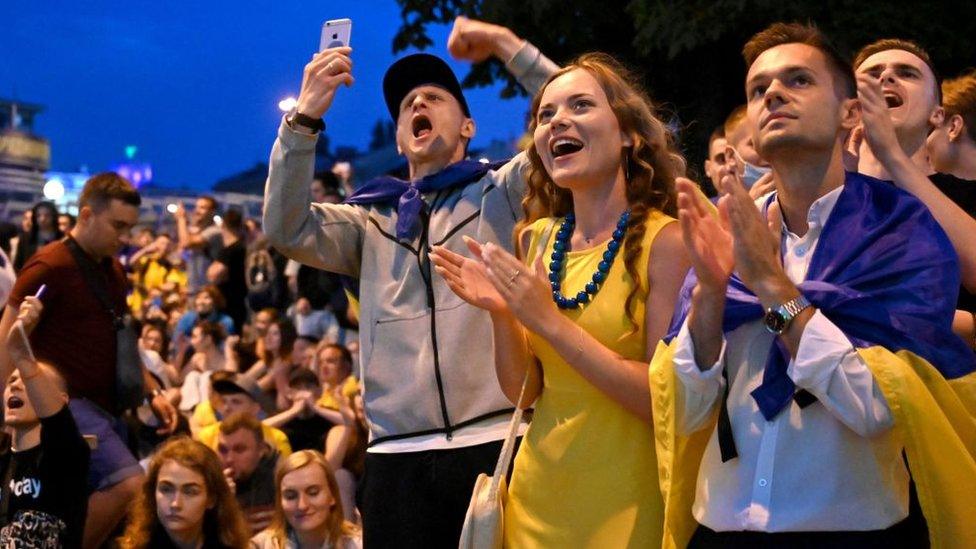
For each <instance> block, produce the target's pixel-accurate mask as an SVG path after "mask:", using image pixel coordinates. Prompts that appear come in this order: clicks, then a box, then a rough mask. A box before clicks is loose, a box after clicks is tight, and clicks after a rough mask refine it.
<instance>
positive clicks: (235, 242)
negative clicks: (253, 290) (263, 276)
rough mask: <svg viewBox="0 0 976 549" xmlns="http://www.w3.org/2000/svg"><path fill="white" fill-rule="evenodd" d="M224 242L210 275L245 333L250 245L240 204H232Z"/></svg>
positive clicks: (226, 216)
mask: <svg viewBox="0 0 976 549" xmlns="http://www.w3.org/2000/svg"><path fill="white" fill-rule="evenodd" d="M220 234H221V237H222V238H223V243H224V246H223V248H222V249H221V250H220V252H219V253H218V254H217V256H216V257H215V258H214V262H213V263H211V264H210V267H209V268H208V269H207V279H208V280H209V281H210V282H211V283H213V284H216V285H217V288H218V289H219V290H220V293H221V294H222V295H223V296H224V300H225V301H226V307H225V309H224V311H225V312H226V313H227V316H229V317H230V318H231V319H232V320H233V321H234V331H235V333H238V334H240V333H243V332H242V330H243V328H244V323H245V322H246V321H247V305H245V301H246V300H247V282H246V280H245V268H244V263H245V259H246V258H247V247H246V246H245V245H244V239H243V238H242V236H243V234H244V218H243V217H242V215H241V211H240V210H239V209H237V208H228V210H227V213H225V214H224V218H223V223H222V224H221V226H220Z"/></svg>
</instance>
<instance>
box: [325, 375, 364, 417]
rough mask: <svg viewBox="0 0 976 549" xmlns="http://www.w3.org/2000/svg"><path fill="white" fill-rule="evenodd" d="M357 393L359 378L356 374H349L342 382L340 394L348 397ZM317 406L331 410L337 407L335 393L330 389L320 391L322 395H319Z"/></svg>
mask: <svg viewBox="0 0 976 549" xmlns="http://www.w3.org/2000/svg"><path fill="white" fill-rule="evenodd" d="M358 393H359V380H358V379H356V376H349V377H347V378H346V379H345V380H344V381H343V382H342V396H344V397H346V398H347V399H350V398H352V397H354V396H356V395H357V394H358ZM316 404H318V405H319V406H321V407H323V408H330V409H332V410H338V409H339V403H338V402H336V398H335V395H333V394H332V392H331V391H322V396H321V397H319V400H318V402H316Z"/></svg>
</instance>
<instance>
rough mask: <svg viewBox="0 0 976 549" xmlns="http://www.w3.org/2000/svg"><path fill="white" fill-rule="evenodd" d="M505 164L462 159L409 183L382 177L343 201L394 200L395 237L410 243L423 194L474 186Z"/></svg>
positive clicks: (384, 201)
mask: <svg viewBox="0 0 976 549" xmlns="http://www.w3.org/2000/svg"><path fill="white" fill-rule="evenodd" d="M507 162H508V161H507V160H505V161H502V162H479V161H476V160H462V161H460V162H455V163H454V164H451V165H450V166H447V167H446V168H444V169H443V170H441V171H439V172H437V173H432V174H430V175H428V176H425V177H421V178H420V179H418V180H416V181H412V182H407V181H404V180H402V179H397V178H395V177H392V176H388V175H384V176H380V177H377V178H374V179H372V180H370V181H368V182H367V183H366V184H365V185H363V186H362V187H360V188H359V189H358V190H357V191H356V192H354V193H353V194H352V196H350V197H349V198H347V199H346V200H345V202H346V204H378V203H388V202H393V201H394V200H396V201H397V224H396V233H397V234H396V236H397V238H398V239H400V240H413V238H414V236H416V234H417V220H418V218H419V217H420V212H422V211H423V210H424V209H425V208H426V207H427V204H426V203H425V202H424V199H423V196H422V195H423V194H424V193H429V192H433V191H439V190H441V189H449V188H452V187H459V186H464V185H467V184H469V183H473V182H475V181H478V180H479V179H481V178H482V177H484V175H485V174H486V173H488V172H489V171H492V170H497V169H498V168H500V167H501V166H503V165H505V163H507Z"/></svg>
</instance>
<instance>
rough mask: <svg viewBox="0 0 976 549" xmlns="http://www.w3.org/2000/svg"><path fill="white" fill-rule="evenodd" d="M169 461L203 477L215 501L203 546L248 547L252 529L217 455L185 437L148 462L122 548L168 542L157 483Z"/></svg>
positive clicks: (206, 515)
mask: <svg viewBox="0 0 976 549" xmlns="http://www.w3.org/2000/svg"><path fill="white" fill-rule="evenodd" d="M168 461H175V462H176V463H179V464H180V465H182V466H184V467H187V468H189V469H192V470H194V471H196V472H197V473H199V474H200V475H201V476H202V477H203V480H204V484H205V485H206V490H207V497H208V498H209V499H210V501H211V502H213V505H211V506H210V508H209V509H207V511H206V512H205V513H204V515H203V546H204V547H232V548H235V549H236V548H243V547H247V544H248V540H249V538H250V530H249V529H248V526H247V523H246V522H245V521H244V515H243V514H242V513H241V509H240V507H239V506H238V505H237V500H236V499H235V498H234V494H233V493H232V492H231V491H230V487H229V486H227V481H226V480H225V479H224V474H223V472H222V468H221V465H220V461H219V460H218V458H217V454H215V453H214V452H213V450H211V449H210V448H207V447H206V446H205V445H203V444H202V443H200V442H197V441H195V440H192V439H190V438H187V437H182V436H181V437H176V438H173V439H170V440H169V441H167V442H166V443H165V444H163V445H162V447H160V449H159V450H158V451H157V452H156V454H155V455H154V456H153V458H152V461H150V462H149V470H148V471H147V473H146V480H145V482H143V484H142V489H141V490H140V491H139V494H138V495H137V496H136V501H135V504H134V505H133V506H132V510H131V512H130V520H129V525H128V526H127V527H126V529H125V533H124V534H123V535H122V537H120V538H119V539H118V543H119V546H120V547H122V548H123V549H137V548H138V549H141V548H144V547H153V546H156V545H158V544H159V543H160V542H162V541H163V540H166V539H168V534H167V533H166V530H165V529H164V528H163V525H162V524H160V522H159V519H158V518H157V510H156V482H157V481H158V480H159V470H160V469H161V468H162V467H163V465H164V464H165V463H166V462H168Z"/></svg>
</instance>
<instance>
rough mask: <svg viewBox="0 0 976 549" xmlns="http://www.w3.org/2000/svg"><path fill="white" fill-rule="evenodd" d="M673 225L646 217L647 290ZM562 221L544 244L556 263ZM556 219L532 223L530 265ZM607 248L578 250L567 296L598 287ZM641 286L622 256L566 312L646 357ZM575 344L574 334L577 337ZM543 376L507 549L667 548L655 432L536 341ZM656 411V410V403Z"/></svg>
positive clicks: (605, 339)
mask: <svg viewBox="0 0 976 549" xmlns="http://www.w3.org/2000/svg"><path fill="white" fill-rule="evenodd" d="M672 221H674V218H672V217H669V216H667V215H665V214H663V213H661V212H658V211H657V210H652V211H651V213H650V214H649V215H648V218H647V220H646V227H647V230H646V233H645V238H644V240H643V246H642V257H641V258H640V263H639V265H640V272H641V273H642V275H643V276H642V279H641V283H642V284H644V285H645V289H646V284H647V280H646V278H647V277H646V273H647V261H648V257H649V254H650V248H651V243H652V242H653V241H654V238H655V236H657V234H658V232H659V231H660V230H661V228H662V227H664V226H665V225H667V224H668V223H670V222H672ZM561 222H562V220H561V219H559V220H556V226H555V227H554V230H552V231H551V232H550V233H549V235H550V236H549V239H548V240H549V241H548V242H547V243H546V246H545V252H544V253H545V255H544V257H543V260H544V263H545V264H546V265H548V264H549V257H550V255H551V254H552V245H553V241H554V238H555V233H556V229H558V228H559V223H561ZM552 223H553V220H552V219H551V218H549V219H541V220H539V221H536V222H535V223H534V224H533V225H532V226H531V233H532V239H531V242H530V245H529V247H528V249H527V250H526V254H527V257H526V263H527V264H529V265H532V264H533V263H534V261H535V255H536V253H537V250H538V249H539V240H540V239H541V238H542V235H543V234H545V233H546V232H547V230H548V228H549V227H550V226H551V225H552ZM605 250H606V244H605V243H604V244H601V245H598V246H595V247H594V248H591V249H589V250H582V251H578V252H575V251H570V252H568V253H567V254H566V260H565V262H564V264H565V268H566V275H565V278H564V279H563V282H562V287H563V289H564V290H563V295H566V296H575V295H576V292H578V291H580V290H582V289H583V287H584V286H585V284H586V283H587V282H589V281H590V278H591V277H592V276H593V273H594V272H596V269H597V265H598V264H599V263H600V261H601V260H602V256H603V252H604V251H605ZM633 285H634V281H633V279H632V278H631V277H630V275H629V274H627V271H626V267H625V266H624V253H623V250H621V251H620V253H619V254H618V255H617V257H616V258H615V260H614V262H613V265H612V267H611V269H610V272H609V273H608V276H607V279H606V281H605V282H604V284H603V287H602V288H601V289H600V291H599V293H597V295H596V296H595V297H594V298H593V300H592V301H591V302H590V303H589V304H588V305H587V306H586V307H585V308H583V309H575V310H562V311H561V312H562V314H564V315H566V316H568V317H569V318H570V319H572V320H573V322H575V323H576V324H578V325H580V326H582V327H583V329H584V330H586V331H587V332H588V333H589V334H590V335H592V336H594V337H595V338H596V339H597V340H599V341H600V342H601V343H602V344H603V345H605V346H606V347H608V348H609V349H612V350H614V351H616V352H617V353H619V354H620V355H622V356H624V357H627V358H630V359H633V360H641V361H643V360H644V356H645V348H646V342H645V327H644V324H643V320H644V302H643V301H642V300H638V301H639V304H638V305H637V307H636V313H637V316H636V318H637V319H639V322H640V324H641V326H640V329H639V330H638V331H637V332H636V333H632V334H630V335H626V337H625V334H627V333H628V332H629V331H630V329H631V326H630V322H629V321H628V319H627V315H626V313H625V312H624V302H625V300H626V299H627V294H628V293H630V289H631V288H632V287H633ZM574 337H575V336H574ZM529 344H530V347H531V348H532V352H533V353H534V354H535V356H536V357H538V358H539V360H540V362H541V364H542V371H543V377H544V382H543V389H542V394H541V395H540V397H539V399H538V400H537V401H536V403H535V414H534V415H533V418H532V423H531V425H530V426H529V429H528V432H527V433H526V434H525V437H524V439H523V441H522V445H521V448H520V449H519V452H518V456H517V457H516V458H515V466H514V470H513V472H512V483H511V487H510V489H509V493H508V500H507V502H506V506H505V546H506V547H509V548H513V549H514V548H517V549H521V548H546V549H563V548H592V549H613V548H617V547H626V548H630V547H659V546H660V545H661V537H662V531H663V530H662V529H663V521H664V504H663V503H662V500H661V493H660V489H659V486H658V478H657V459H656V457H655V453H654V439H653V429H652V428H651V426H650V425H647V424H645V423H644V422H642V421H641V420H640V419H638V418H637V417H636V416H634V415H633V414H631V413H630V412H628V411H626V410H624V408H623V407H622V406H620V405H619V404H618V403H616V402H615V401H613V400H611V399H610V397H608V396H607V395H606V394H604V393H603V392H601V391H600V390H598V389H597V388H596V387H594V386H593V385H591V384H590V383H589V382H588V381H586V380H585V379H583V377H582V376H580V375H579V374H578V373H577V372H576V370H574V369H573V367H572V366H570V365H569V364H568V363H566V361H564V360H563V359H562V358H561V357H560V356H559V354H558V353H556V351H555V350H553V348H552V347H551V346H550V345H549V344H548V343H546V342H545V341H544V340H543V339H542V338H540V337H537V336H535V335H534V334H531V333H530V335H529ZM648 405H650V403H648Z"/></svg>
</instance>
